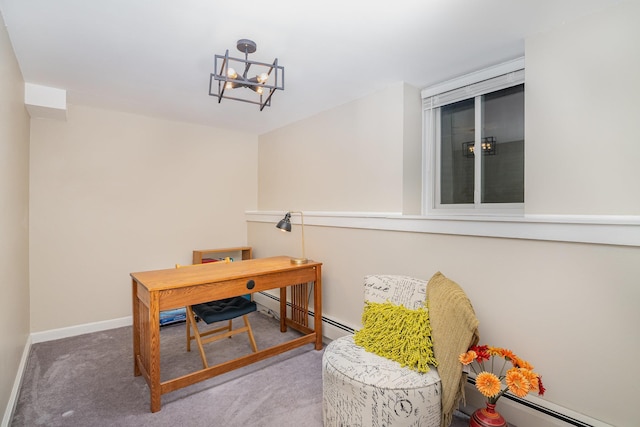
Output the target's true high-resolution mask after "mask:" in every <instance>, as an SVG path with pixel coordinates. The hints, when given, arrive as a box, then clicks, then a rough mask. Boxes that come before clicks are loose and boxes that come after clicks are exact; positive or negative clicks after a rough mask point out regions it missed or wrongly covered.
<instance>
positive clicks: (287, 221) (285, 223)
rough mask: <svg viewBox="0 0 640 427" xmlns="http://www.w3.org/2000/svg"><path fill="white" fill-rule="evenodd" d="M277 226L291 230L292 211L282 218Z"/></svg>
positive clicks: (284, 229)
mask: <svg viewBox="0 0 640 427" xmlns="http://www.w3.org/2000/svg"><path fill="white" fill-rule="evenodd" d="M276 228H279V229H280V230H282V231H289V232H290V231H291V213H289V212H287V214H286V215H285V216H284V218H282V219H281V220H280V222H279V223H278V225H276Z"/></svg>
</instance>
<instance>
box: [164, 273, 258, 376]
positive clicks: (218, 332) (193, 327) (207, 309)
mask: <svg viewBox="0 0 640 427" xmlns="http://www.w3.org/2000/svg"><path fill="white" fill-rule="evenodd" d="M181 267H189V266H181V265H180V264H176V268H181ZM186 309H187V322H186V323H187V328H186V329H187V351H191V341H192V340H195V341H196V343H197V344H198V350H199V351H200V358H201V359H202V365H203V367H204V368H208V367H209V364H208V363H207V356H206V354H205V352H204V348H203V346H204V344H208V343H211V342H214V341H218V340H221V339H223V338H231V337H232V336H234V335H237V334H241V333H243V332H246V333H247V334H248V335H249V342H250V344H251V349H252V350H253V352H254V353H255V352H257V351H258V346H257V345H256V340H255V338H254V336H253V330H252V329H251V324H250V323H249V318H248V316H247V315H248V314H249V313H251V312H253V311H256V309H257V307H256V303H255V302H253V301H251V300H249V299H247V298H245V297H243V296H237V297H232V298H225V299H222V300H217V301H209V302H205V303H202V304H196V305H190V306H187V307H186ZM241 316H242V320H243V321H244V326H243V327H240V328H236V329H233V319H236V318H238V317H241ZM199 320H202V321H204V323H206V324H207V325H209V324H212V323H218V322H227V324H226V325H225V326H219V327H215V328H213V329H210V330H204V331H201V330H200V329H199V328H198V321H199ZM192 332H193V334H192Z"/></svg>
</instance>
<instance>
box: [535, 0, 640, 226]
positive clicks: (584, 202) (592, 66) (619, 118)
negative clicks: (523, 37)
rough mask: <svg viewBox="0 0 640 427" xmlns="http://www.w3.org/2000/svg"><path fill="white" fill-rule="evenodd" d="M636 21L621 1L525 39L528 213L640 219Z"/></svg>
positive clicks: (637, 15)
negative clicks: (575, 20) (606, 10)
mask: <svg viewBox="0 0 640 427" xmlns="http://www.w3.org/2000/svg"><path fill="white" fill-rule="evenodd" d="M638 22H640V3H639V2H626V4H624V5H621V6H620V7H616V8H614V9H612V10H610V11H609V12H606V13H601V14H598V15H594V16H591V17H588V18H586V19H584V20H582V21H580V22H579V23H578V24H576V25H565V26H564V27H562V28H560V29H558V30H556V31H553V32H549V33H547V34H541V35H538V36H536V37H532V38H530V39H528V40H527V41H526V88H525V90H526V121H525V123H526V125H525V126H526V137H527V142H526V144H525V150H526V159H527V167H526V168H525V174H526V175H525V180H526V181H525V184H526V185H525V191H526V201H527V203H526V210H527V213H532V214H554V213H565V214H594V215H603V214H608V215H638V214H640V196H639V194H640V192H638V188H637V182H638V164H639V163H640V144H638V117H639V115H638V111H639V107H638V99H640V83H639V82H638V76H640V50H639V49H638V48H637V41H638V40H640V25H638ZM541 165H545V167H541Z"/></svg>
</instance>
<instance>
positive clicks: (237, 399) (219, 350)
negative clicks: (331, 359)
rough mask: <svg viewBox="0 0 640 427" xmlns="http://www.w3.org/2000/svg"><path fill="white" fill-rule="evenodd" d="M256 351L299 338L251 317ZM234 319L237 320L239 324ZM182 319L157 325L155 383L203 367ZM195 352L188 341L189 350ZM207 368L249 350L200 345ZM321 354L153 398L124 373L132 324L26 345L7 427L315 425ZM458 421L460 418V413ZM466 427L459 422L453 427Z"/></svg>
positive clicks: (238, 344)
mask: <svg viewBox="0 0 640 427" xmlns="http://www.w3.org/2000/svg"><path fill="white" fill-rule="evenodd" d="M250 319H251V325H252V327H253V329H254V334H255V336H256V342H257V344H258V348H259V349H264V348H268V347H271V346H272V345H275V344H277V343H280V342H284V341H287V340H289V339H291V338H292V337H295V336H297V335H298V334H297V333H296V332H295V331H289V332H287V333H285V334H282V333H280V331H279V326H278V321H277V320H275V319H273V318H271V317H269V316H266V315H264V314H262V313H252V314H251V315H250ZM238 323H241V322H238ZM185 341H186V339H185V326H184V323H181V324H177V325H172V326H165V327H163V328H162V329H161V372H162V379H163V380H166V379H170V378H174V377H177V376H180V375H182V374H185V373H188V372H192V371H194V370H196V369H199V368H201V367H202V363H201V361H200V357H199V355H198V352H197V350H195V349H194V350H192V351H191V352H190V353H187V352H186V347H185ZM194 347H195V344H194ZM206 348H207V355H208V358H209V363H210V365H211V364H215V363H218V362H221V361H225V360H228V359H231V358H234V357H238V356H239V355H242V354H248V353H249V352H251V348H250V346H249V340H248V338H247V337H246V334H241V335H237V336H235V337H234V338H232V339H229V340H223V341H222V342H217V343H212V344H208V345H207V347H206ZM321 360H322V351H316V350H314V349H313V346H312V345H311V344H308V345H305V346H303V347H301V348H297V349H295V350H292V351H289V352H287V353H284V354H280V355H278V356H276V357H273V358H270V359H267V360H263V361H261V362H258V363H255V364H253V365H250V366H246V367H244V368H241V369H238V370H235V371H232V372H228V373H226V374H223V375H220V376H217V377H214V378H211V379H209V380H207V381H203V382H201V383H198V384H194V385H192V386H190V387H186V388H183V389H180V390H177V391H174V392H172V393H168V394H165V395H163V396H162V410H161V411H160V412H156V413H153V414H152V413H151V412H150V411H149V389H148V387H147V384H146V382H145V380H144V379H143V378H142V377H134V376H133V358H132V336H131V327H125V328H117V329H111V330H108V331H103V332H96V333H92V334H86V335H81V336H77V337H71V338H65V339H61V340H56V341H49V342H44V343H38V344H34V345H33V346H32V348H31V352H30V354H29V358H28V362H27V368H26V372H25V375H24V379H23V384H22V387H21V390H20V394H19V397H18V402H17V407H16V410H15V412H14V416H13V420H12V422H11V424H10V425H11V426H13V427H22V426H24V427H26V426H52V427H55V426H159V427H162V426H181V427H190V426H225V427H234V426H249V425H255V426H278V427H280V426H283V427H286V426H305V427H307V426H308V427H314V426H318V427H320V426H322V369H321ZM459 415H461V414H459ZM466 425H468V420H466V419H464V418H463V417H462V416H458V417H456V418H455V419H454V423H453V424H452V427H463V426H466Z"/></svg>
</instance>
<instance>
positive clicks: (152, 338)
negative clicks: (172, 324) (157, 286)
mask: <svg viewBox="0 0 640 427" xmlns="http://www.w3.org/2000/svg"><path fill="white" fill-rule="evenodd" d="M148 345H149V348H148V353H147V354H148V355H149V391H150V393H151V412H158V411H159V410H160V408H161V405H162V403H161V397H162V394H161V388H160V301H159V296H158V293H152V294H151V295H150V301H149V342H148Z"/></svg>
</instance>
